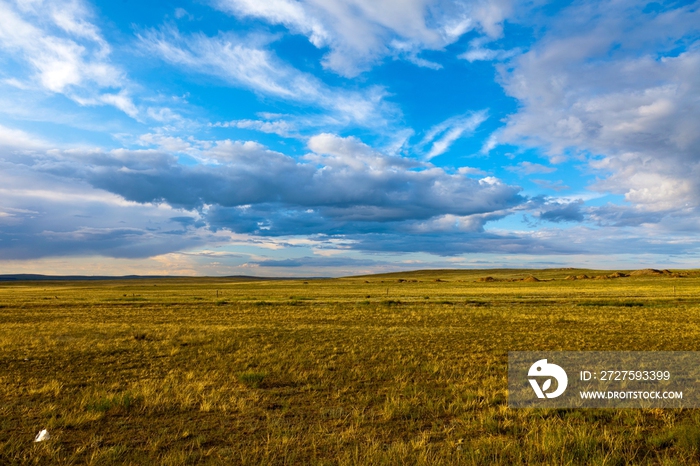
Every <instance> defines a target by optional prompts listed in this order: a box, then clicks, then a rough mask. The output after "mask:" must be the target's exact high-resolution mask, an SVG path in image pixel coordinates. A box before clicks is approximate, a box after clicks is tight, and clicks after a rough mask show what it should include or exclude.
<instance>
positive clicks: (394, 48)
mask: <svg viewBox="0 0 700 466" xmlns="http://www.w3.org/2000/svg"><path fill="white" fill-rule="evenodd" d="M214 4H215V6H216V7H217V8H219V9H221V10H223V11H225V12H228V13H230V14H233V15H236V16H242V17H245V16H252V17H256V18H261V19H264V20H265V21H267V22H269V23H271V24H282V25H284V26H286V27H287V28H288V29H289V30H290V31H292V32H293V33H298V34H303V35H305V36H307V37H308V38H309V41H310V42H311V43H312V44H314V45H315V46H316V47H319V48H322V47H328V48H329V49H330V50H329V52H328V53H327V54H326V56H325V58H324V61H323V63H324V66H326V67H327V68H329V69H331V70H333V71H335V72H337V73H339V74H341V75H344V76H348V77H352V76H355V75H356V74H358V73H360V72H362V71H364V70H366V69H368V68H369V67H370V66H372V65H373V64H374V63H376V62H377V61H379V60H381V59H382V58H383V57H385V56H391V55H393V56H403V57H405V58H407V59H408V60H410V61H412V62H413V63H416V64H417V65H419V66H427V67H430V68H436V67H439V65H437V64H435V63H433V62H430V61H428V60H425V59H423V58H420V57H418V54H419V53H420V52H421V51H422V50H441V49H442V48H444V47H445V46H446V45H449V44H451V43H453V42H455V41H456V40H457V39H458V38H459V37H461V36H462V35H463V34H465V33H467V32H469V31H472V30H475V29H476V30H478V31H479V32H480V33H482V34H485V35H486V36H489V37H492V38H495V37H499V36H500V35H501V34H502V24H503V21H504V20H505V18H506V17H507V16H508V15H509V14H510V13H511V10H512V7H511V3H510V1H509V0H499V1H486V0H473V1H458V0H456V1H455V0H382V1H376V0H351V1H346V0H324V1H320V0H303V1H294V0H274V1H268V2H258V1H253V0H216V1H215V2H214Z"/></svg>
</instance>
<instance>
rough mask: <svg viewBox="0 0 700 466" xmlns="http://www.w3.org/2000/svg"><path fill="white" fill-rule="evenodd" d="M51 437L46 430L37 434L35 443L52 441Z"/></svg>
mask: <svg viewBox="0 0 700 466" xmlns="http://www.w3.org/2000/svg"><path fill="white" fill-rule="evenodd" d="M50 438H51V436H50V435H49V431H48V430H46V429H44V430H42V431H41V432H39V433H38V434H36V438H35V439H34V441H35V442H43V441H44V440H48V439H50Z"/></svg>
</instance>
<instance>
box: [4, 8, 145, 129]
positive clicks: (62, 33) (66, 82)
mask: <svg viewBox="0 0 700 466" xmlns="http://www.w3.org/2000/svg"><path fill="white" fill-rule="evenodd" d="M90 16H91V14H90V12H89V9H88V8H87V7H86V6H85V5H84V4H83V3H82V2H80V1H77V0H73V1H55V2H47V3H42V2H39V3H36V2H14V4H13V2H0V54H7V55H8V56H10V57H12V58H13V59H16V60H19V61H20V62H21V63H26V64H27V65H29V69H30V70H31V73H30V75H29V76H26V77H23V79H24V80H26V81H29V82H31V83H33V84H34V85H36V86H39V88H42V89H44V90H46V91H49V92H53V93H59V94H63V95H65V96H67V97H68V98H70V99H72V100H74V101H75V102H77V103H79V104H81V105H103V104H108V105H113V106H115V107H116V108H118V109H120V110H122V111H124V112H125V113H127V114H128V115H129V116H131V117H135V116H136V115H137V113H138V110H137V109H136V107H135V106H134V104H133V103H132V102H131V101H130V100H129V98H128V97H127V95H126V93H125V91H124V90H123V88H124V86H125V84H126V78H125V77H124V73H123V72H122V71H121V70H120V69H119V68H117V67H115V66H114V65H112V64H111V63H110V61H109V54H110V47H109V45H108V44H107V42H106V41H105V40H104V39H103V38H102V36H101V35H100V31H99V29H98V28H97V27H96V26H95V25H94V24H92V23H91V22H90ZM10 84H13V85H15V86H16V87H18V88H25V89H28V88H30V86H29V85H28V84H26V83H22V79H21V78H20V77H19V76H15V77H13V78H12V79H11V80H10ZM114 88H117V89H122V90H121V91H119V92H117V93H114V92H113V90H114ZM107 89H112V91H111V92H110V91H107Z"/></svg>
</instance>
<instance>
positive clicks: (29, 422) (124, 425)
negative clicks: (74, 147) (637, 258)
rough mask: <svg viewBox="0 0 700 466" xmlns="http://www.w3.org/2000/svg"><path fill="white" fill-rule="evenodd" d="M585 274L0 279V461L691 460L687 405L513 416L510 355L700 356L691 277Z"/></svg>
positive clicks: (698, 437)
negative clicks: (46, 436) (40, 437)
mask: <svg viewBox="0 0 700 466" xmlns="http://www.w3.org/2000/svg"><path fill="white" fill-rule="evenodd" d="M531 274H532V275H534V276H536V277H537V278H538V279H539V280H541V281H539V282H536V281H509V280H511V279H514V278H518V279H522V278H526V277H528V276H529V275H531ZM583 274H586V275H588V276H599V275H608V274H610V271H607V272H595V271H589V270H586V271H582V270H550V271H498V270H496V271H494V270H490V271H482V272H479V271H471V272H470V271H426V272H417V273H405V274H393V275H384V276H371V277H357V278H349V279H337V280H307V281H302V280H298V281H264V282H243V281H235V280H226V279H164V280H141V281H136V280H135V281H105V282H32V283H0V330H1V331H0V354H1V355H2V356H1V357H2V361H0V364H1V365H2V366H1V367H2V370H1V371H0V401H1V403H0V463H2V464H26V463H34V464H83V463H88V464H146V463H149V462H150V463H154V464H195V463H201V464H431V465H432V464H494V463H495V464H499V463H500V464H514V463H515V464H518V463H523V464H525V463H526V464H552V465H554V464H557V465H558V464H611V465H612V464H645V463H646V464H697V463H698V462H699V461H700V453H699V452H700V428H699V427H698V423H699V422H700V415H698V414H697V413H696V412H695V411H693V410H512V409H509V408H508V407H507V406H506V397H507V393H506V385H507V381H506V372H507V371H506V369H507V368H506V355H507V352H508V351H512V350H532V349H537V350H645V351H649V350H671V351H673V350H697V349H698V348H699V346H700V345H699V343H700V296H699V293H700V278H698V277H697V274H696V273H690V274H689V276H688V277H684V278H672V277H671V276H667V275H664V276H656V275H640V276H635V277H621V278H614V279H607V280H565V277H567V276H577V275H583ZM486 276H491V277H493V278H494V280H493V281H477V280H478V279H479V278H483V277H486ZM436 280H440V281H436ZM674 287H675V288H674ZM217 290H218V296H217ZM43 428H47V429H48V430H49V432H50V434H51V439H50V440H49V441H47V442H42V443H37V444H35V443H33V442H32V440H33V438H34V436H35V435H36V433H37V432H38V431H39V430H41V429H43Z"/></svg>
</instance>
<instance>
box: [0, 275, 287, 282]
mask: <svg viewBox="0 0 700 466" xmlns="http://www.w3.org/2000/svg"><path fill="white" fill-rule="evenodd" d="M162 278H170V279H187V278H214V279H222V280H236V281H255V280H289V278H278V277H253V276H247V275H232V276H228V277H182V276H174V275H122V276H111V275H40V274H31V273H18V274H4V275H0V282H22V281H88V280H95V281H97V280H152V279H162Z"/></svg>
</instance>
